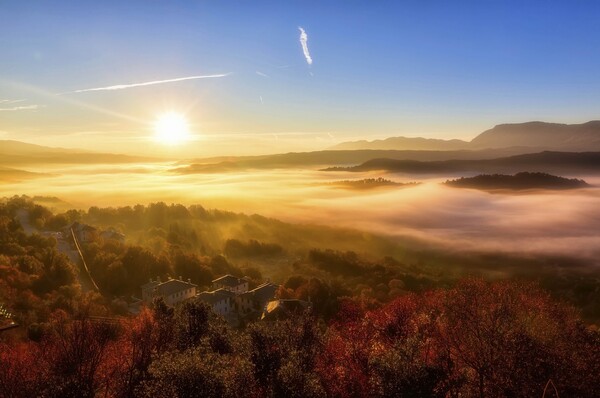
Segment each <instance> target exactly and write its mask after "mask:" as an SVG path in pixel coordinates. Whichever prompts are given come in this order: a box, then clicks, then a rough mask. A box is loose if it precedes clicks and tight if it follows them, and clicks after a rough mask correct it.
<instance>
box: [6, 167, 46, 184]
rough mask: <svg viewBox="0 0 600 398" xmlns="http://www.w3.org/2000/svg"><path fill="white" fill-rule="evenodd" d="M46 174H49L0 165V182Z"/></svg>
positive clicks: (44, 175)
mask: <svg viewBox="0 0 600 398" xmlns="http://www.w3.org/2000/svg"><path fill="white" fill-rule="evenodd" d="M47 176H49V174H44V173H34V172H32V171H25V170H18V169H13V168H9V167H0V182H17V181H22V180H29V179H32V178H39V177H47Z"/></svg>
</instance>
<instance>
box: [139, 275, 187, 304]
mask: <svg viewBox="0 0 600 398" xmlns="http://www.w3.org/2000/svg"><path fill="white" fill-rule="evenodd" d="M196 288H197V285H194V284H193V283H192V282H191V280H189V279H188V280H187V282H186V281H184V280H183V278H181V277H179V279H169V280H168V281H166V282H161V281H160V278H157V279H156V280H152V279H150V282H148V283H146V284H145V285H143V286H142V300H143V301H144V302H145V303H146V304H151V303H152V300H154V299H155V298H156V297H162V298H163V300H164V301H165V304H167V305H175V304H177V303H179V302H181V301H183V300H187V299H189V298H192V297H194V296H196Z"/></svg>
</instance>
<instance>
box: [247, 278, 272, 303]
mask: <svg viewBox="0 0 600 398" xmlns="http://www.w3.org/2000/svg"><path fill="white" fill-rule="evenodd" d="M277 289H279V285H275V284H273V283H270V282H266V283H263V284H262V285H259V286H257V287H256V288H254V289H252V290H250V291H249V292H248V293H251V294H252V295H253V296H254V299H255V300H256V301H258V302H259V303H261V304H262V303H266V302H267V301H269V300H272V299H273V297H275V292H277Z"/></svg>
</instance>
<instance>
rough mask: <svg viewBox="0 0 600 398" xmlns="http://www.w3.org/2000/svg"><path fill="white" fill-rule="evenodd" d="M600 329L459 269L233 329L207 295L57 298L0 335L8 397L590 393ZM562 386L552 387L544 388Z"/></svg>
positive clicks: (515, 286)
mask: <svg viewBox="0 0 600 398" xmlns="http://www.w3.org/2000/svg"><path fill="white" fill-rule="evenodd" d="M599 354H600V336H599V333H598V331H597V330H592V329H590V328H586V327H585V326H584V325H583V324H582V323H581V322H580V321H579V319H578V318H577V316H576V313H575V312H574V311H573V310H572V309H571V308H569V307H566V306H564V305H561V304H559V303H557V302H555V301H553V300H551V299H550V298H549V297H548V295H547V294H546V293H544V292H542V291H540V290H539V289H537V288H536V287H535V286H533V285H528V284H521V283H515V282H495V283H487V282H483V281H481V280H477V279H470V280H464V281H462V282H461V283H459V284H458V285H457V286H456V287H454V288H452V289H450V290H434V291H429V292H426V293H420V294H411V295H405V296H402V297H399V298H397V299H396V300H394V301H392V302H390V303H388V304H386V305H383V306H378V305H375V304H374V303H372V302H369V301H365V300H361V299H352V298H346V299H344V300H342V302H341V305H340V309H339V311H337V313H336V315H335V317H334V318H333V319H332V320H331V321H330V322H327V323H323V322H322V321H319V320H318V319H317V318H315V317H314V315H312V314H310V313H305V314H297V316H295V317H294V318H292V319H289V320H287V321H278V322H265V323H262V322H259V323H254V324H251V325H249V326H248V327H246V328H245V329H243V330H232V329H229V327H228V326H227V325H226V324H225V323H224V322H223V321H222V319H220V318H218V317H216V316H215V315H213V313H212V312H211V310H210V309H209V308H208V307H206V305H205V304H203V303H201V302H197V301H194V300H191V301H187V302H184V303H182V304H181V305H179V306H178V307H176V308H175V309H174V310H173V309H172V308H169V307H167V306H165V305H164V303H163V302H162V301H161V300H158V301H156V302H155V305H154V308H153V309H152V310H146V311H143V312H142V313H141V314H139V315H138V316H136V317H134V318H130V319H109V320H99V319H95V318H90V317H86V316H85V314H84V313H82V314H79V315H78V316H76V317H69V316H67V315H66V314H65V313H64V312H62V311H56V312H55V313H53V314H52V317H51V322H49V324H48V326H47V328H45V329H44V330H43V331H42V332H41V333H40V334H39V336H38V338H37V339H36V341H27V342H22V343H18V344H6V343H0V396H7V397H8V396H10V397H31V396H44V397H95V396H107V397H154V396H169V397H192V396H202V397H239V396H247V397H282V396H289V397H459V396H461V397H481V396H484V397H509V396H510V397H531V396H542V395H543V392H544V388H545V386H546V384H547V383H548V382H549V381H550V380H551V382H552V384H553V385H554V386H555V387H556V390H557V391H558V394H559V395H560V396H564V397H581V398H585V397H596V396H597V375H598V374H600V355H599ZM550 396H555V395H553V394H552V393H548V394H547V395H546V397H550Z"/></svg>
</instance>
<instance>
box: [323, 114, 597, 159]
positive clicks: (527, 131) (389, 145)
mask: <svg viewBox="0 0 600 398" xmlns="http://www.w3.org/2000/svg"><path fill="white" fill-rule="evenodd" d="M511 147H527V148H529V152H538V151H542V150H560V151H573V152H577V151H600V121H597V120H596V121H590V122H587V123H582V124H559V123H546V122H527V123H513V124H500V125H498V126H495V127H494V128H492V129H489V130H486V131H484V132H483V133H481V134H479V135H478V136H477V137H475V138H473V139H472V140H471V141H470V142H467V141H462V140H439V139H428V138H421V137H390V138H387V139H384V140H374V141H366V140H362V141H350V142H342V143H341V144H338V145H336V146H334V147H332V148H331V149H352V150H357V149H387V150H392V149H393V150H436V151H450V150H475V149H484V148H511ZM522 153H524V152H522Z"/></svg>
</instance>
